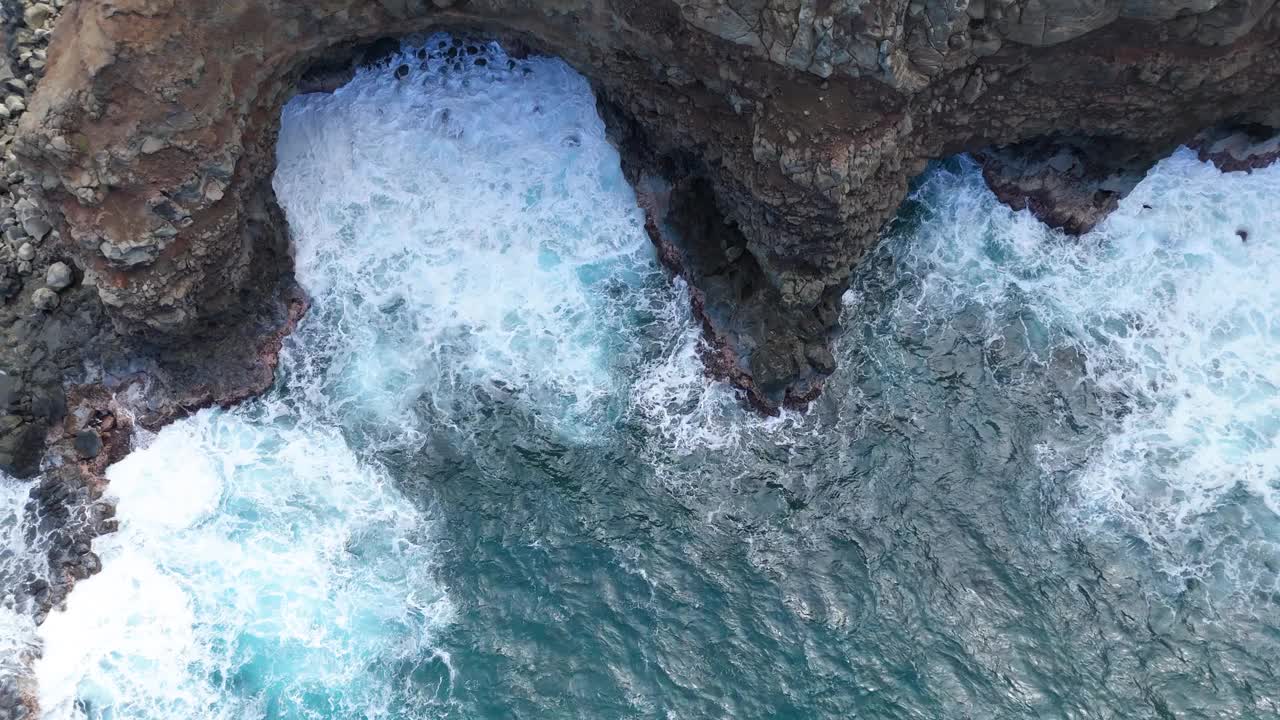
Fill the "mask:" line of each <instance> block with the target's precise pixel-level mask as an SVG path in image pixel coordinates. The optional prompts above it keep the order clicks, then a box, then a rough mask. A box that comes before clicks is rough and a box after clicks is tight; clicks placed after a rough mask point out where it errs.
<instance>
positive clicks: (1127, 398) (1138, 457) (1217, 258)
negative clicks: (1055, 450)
mask: <svg viewBox="0 0 1280 720" xmlns="http://www.w3.org/2000/svg"><path fill="white" fill-rule="evenodd" d="M918 197H919V199H921V200H922V202H923V203H924V204H925V205H926V206H927V207H929V208H930V212H931V216H930V217H929V218H928V219H927V220H926V221H925V222H924V223H923V224H922V227H921V228H920V230H919V233H918V236H917V237H915V238H913V240H912V245H911V247H910V248H909V249H908V250H907V256H906V258H905V259H904V261H903V264H904V265H906V266H907V267H911V268H915V269H917V270H918V272H920V273H921V277H920V285H921V287H922V288H923V292H922V293H920V294H919V295H918V296H914V297H913V298H912V299H911V300H910V301H909V302H906V303H904V304H903V305H902V306H900V307H899V308H897V311H898V312H899V314H900V315H901V316H902V319H903V321H908V320H913V319H918V318H920V317H932V318H936V319H937V320H938V321H945V318H946V313H944V312H939V310H940V309H954V308H956V307H957V306H959V305H962V304H966V303H973V302H976V303H978V304H980V305H981V306H982V307H984V308H985V309H986V310H987V311H988V313H991V314H992V315H993V316H994V315H995V314H998V313H999V312H1001V310H1002V308H1003V307H1004V306H1005V305H1006V304H1007V303H1008V302H1010V301H1011V299H1012V298H1014V297H1017V298H1018V300H1017V301H1018V302H1020V303H1025V304H1026V305H1027V306H1028V307H1029V308H1030V309H1031V310H1032V321H1033V322H1037V323H1039V325H1038V327H1036V328H1034V332H1029V336H1030V337H1031V338H1032V340H1033V347H1032V350H1033V352H1036V351H1038V352H1039V353H1040V355H1041V356H1042V357H1047V353H1048V351H1049V350H1050V349H1051V348H1053V347H1057V346H1063V345H1068V346H1074V347H1078V348H1079V349H1080V350H1082V351H1083V354H1084V356H1085V357H1086V358H1087V361H1088V374H1089V377H1090V378H1092V379H1093V380H1094V381H1096V382H1097V384H1098V386H1099V387H1100V388H1101V389H1102V390H1103V391H1105V392H1108V393H1111V394H1112V395H1113V397H1116V398H1117V399H1118V403H1119V404H1120V405H1123V406H1124V408H1125V410H1126V411H1127V412H1128V414H1127V415H1126V416H1125V417H1124V419H1123V420H1122V421H1121V422H1120V423H1119V424H1118V427H1117V428H1115V430H1114V432H1113V433H1112V434H1111V435H1110V436H1109V437H1108V438H1107V439H1106V440H1105V442H1104V444H1103V446H1102V448H1101V449H1100V451H1099V452H1098V454H1097V455H1096V457H1094V458H1093V459H1092V460H1091V461H1090V462H1089V464H1088V467H1087V468H1086V469H1085V470H1084V471H1083V472H1082V473H1078V474H1077V475H1078V476H1077V479H1076V482H1077V483H1078V484H1077V487H1076V491H1077V493H1078V497H1079V508H1078V513H1079V517H1080V520H1081V522H1082V523H1083V525H1084V526H1085V527H1087V528H1089V529H1090V530H1092V531H1095V532H1104V533H1108V534H1117V535H1119V536H1122V537H1125V538H1128V539H1130V540H1131V541H1132V542H1134V543H1136V545H1135V546H1134V547H1135V549H1136V550H1137V551H1138V552H1141V553H1149V555H1150V557H1151V558H1152V559H1153V560H1154V562H1155V563H1156V565H1157V567H1158V569H1159V570H1160V571H1161V572H1162V573H1164V575H1165V576H1166V577H1168V578H1170V579H1174V580H1178V581H1182V580H1185V579H1189V578H1195V579H1197V580H1202V581H1207V582H1211V583H1214V584H1216V585H1218V586H1219V587H1222V588H1224V589H1226V590H1228V591H1230V592H1236V591H1252V590H1259V589H1276V584H1275V583H1276V575H1275V571H1274V570H1272V569H1270V567H1271V565H1272V564H1273V563H1272V562H1271V561H1269V560H1268V559H1267V558H1268V556H1269V555H1270V556H1273V555H1274V553H1275V552H1276V550H1277V549H1280V519H1278V518H1280V342H1277V341H1278V340H1280V206H1277V205H1276V202H1275V199H1276V198H1277V197H1280V167H1270V168H1267V169H1264V170H1261V171H1257V172H1254V173H1252V174H1245V173H1231V174H1223V173H1221V172H1219V171H1218V170H1216V169H1215V168H1214V167H1212V166H1211V165H1208V164H1205V163H1201V162H1199V161H1198V160H1197V159H1196V158H1195V157H1194V155H1193V154H1192V153H1190V152H1189V151H1186V150H1182V151H1179V152H1178V153H1176V154H1174V155H1173V156H1172V157H1170V158H1168V159H1166V160H1165V161H1163V162H1161V163H1160V164H1159V165H1158V166H1157V167H1156V168H1154V169H1153V170H1152V171H1151V173H1150V174H1149V176H1148V177H1147V178H1146V179H1145V180H1144V181H1143V182H1142V183H1141V184H1140V185H1139V186H1138V187H1137V188H1136V189H1135V190H1134V192H1133V194H1131V195H1130V196H1129V197H1128V198H1127V199H1126V200H1125V201H1124V202H1122V203H1121V206H1120V208H1119V210H1118V211H1117V212H1116V213H1114V214H1113V215H1112V216H1111V217H1110V218H1109V219H1108V220H1106V221H1105V222H1104V223H1103V224H1102V225H1101V226H1099V228H1098V229H1097V230H1095V231H1094V232H1093V233H1091V234H1090V235H1088V236H1086V237H1084V238H1080V239H1079V240H1074V239H1068V238H1063V237H1061V236H1060V235H1059V234H1057V233H1054V232H1052V231H1049V230H1047V229H1045V228H1044V227H1043V226H1041V225H1040V224H1039V223H1037V222H1036V221H1035V220H1034V218H1032V217H1031V216H1030V214H1029V213H1026V212H1022V213H1014V212H1011V211H1009V210H1007V209H1005V208H1003V207H1002V206H1000V205H999V204H998V203H997V202H996V201H995V199H994V197H992V196H991V194H990V192H989V191H988V190H987V189H986V188H985V187H984V186H983V184H982V181H981V176H980V174H979V173H978V172H977V171H976V170H975V169H974V168H972V167H971V166H969V167H966V168H965V169H964V170H963V171H961V172H958V173H956V172H950V171H945V170H944V171H939V172H937V173H935V174H934V175H933V176H931V178H930V179H929V180H928V181H927V182H926V183H925V184H924V186H923V187H922V188H921V190H920V191H919V194H918ZM1241 234H1243V235H1246V236H1247V240H1246V239H1242V237H1241ZM992 327H996V324H995V323H993V324H992ZM993 339H994V338H993ZM1051 455H1052V453H1048V454H1047V455H1046V456H1047V457H1048V456H1051Z"/></svg>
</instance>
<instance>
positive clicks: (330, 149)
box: [276, 38, 660, 432]
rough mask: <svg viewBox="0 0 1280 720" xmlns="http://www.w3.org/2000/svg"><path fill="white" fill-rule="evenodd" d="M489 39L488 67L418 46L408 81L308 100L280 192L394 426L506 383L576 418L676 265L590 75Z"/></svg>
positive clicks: (568, 424)
mask: <svg viewBox="0 0 1280 720" xmlns="http://www.w3.org/2000/svg"><path fill="white" fill-rule="evenodd" d="M436 42H438V39H434V38H433V39H432V40H430V41H428V43H427V46H428V47H433V46H434V45H435V43H436ZM483 48H484V52H483V53H481V54H480V55H478V56H477V57H480V58H483V59H485V60H486V62H487V65H486V66H485V67H482V68H477V67H474V66H470V67H469V68H468V69H465V70H462V71H456V70H448V69H447V68H448V59H447V58H445V59H438V58H432V59H428V60H426V61H423V62H420V61H418V60H417V59H416V58H415V57H413V56H408V57H406V58H405V61H406V62H408V63H409V64H410V66H411V68H412V69H411V70H410V71H409V73H408V75H407V76H406V77H404V78H403V79H402V80H399V81H392V82H388V78H387V74H388V73H387V71H383V72H382V73H364V74H361V75H360V76H358V77H357V78H356V79H355V80H354V81H353V82H352V83H351V84H350V85H348V86H347V87H344V88H342V89H340V90H339V91H338V92H336V93H334V94H333V95H331V96H330V95H315V96H309V97H304V98H300V99H299V100H297V101H295V102H293V103H291V104H290V106H289V107H288V108H287V109H286V111H285V125H284V130H283V132H282V133H281V136H280V146H279V154H280V166H279V170H278V172H277V175H276V191H277V194H278V195H279V197H280V198H281V202H282V204H283V205H284V206H285V208H286V209H287V211H288V217H289V222H290V226H291V228H292V229H293V232H294V233H295V234H296V236H297V237H298V238H299V239H300V241H299V248H298V255H297V268H298V275H299V277H300V278H301V280H302V282H303V283H304V285H306V286H307V287H308V288H309V289H311V290H312V291H313V292H317V293H320V294H324V295H326V296H328V297H332V298H337V299H339V302H338V304H335V305H333V306H331V307H326V308H321V309H320V312H321V313H323V314H324V315H325V317H324V320H323V321H324V322H325V323H326V325H327V326H329V327H327V328H326V329H331V330H332V331H333V333H334V334H333V336H332V338H331V340H330V347H331V349H332V350H333V351H334V352H333V353H332V354H333V356H334V362H335V363H338V364H340V365H342V366H343V369H342V372H340V373H337V374H336V375H337V376H338V377H340V378H341V380H340V381H341V382H342V383H343V386H342V387H340V388H338V389H337V392H339V393H341V394H343V395H344V396H345V397H347V398H349V399H350V400H351V401H352V402H353V403H356V404H357V405H358V406H359V411H360V412H363V413H369V414H370V417H371V418H374V417H376V418H379V419H380V422H382V423H383V424H385V421H386V420H388V419H390V418H396V417H399V416H403V415H404V413H405V412H406V411H407V409H408V407H409V405H411V404H412V403H415V402H418V401H420V400H425V401H427V402H430V403H441V402H445V401H446V398H447V399H448V400H454V399H456V398H459V397H461V396H464V395H466V394H467V393H468V392H469V391H470V390H471V388H473V387H477V386H479V387H487V386H490V385H492V384H494V383H498V384H500V386H501V387H502V388H504V389H505V390H506V391H507V392H508V393H511V394H514V395H518V396H519V397H521V398H522V401H523V402H524V403H526V404H527V405H529V406H530V407H538V408H544V409H547V410H549V411H550V412H547V413H545V415H544V417H545V418H546V419H547V421H548V422H556V423H559V424H561V425H562V427H561V429H562V430H564V431H565V432H573V430H574V427H573V426H574V424H575V423H581V422H583V421H584V420H585V419H586V418H588V417H593V416H596V415H598V414H599V413H600V412H601V411H602V406H604V405H606V404H607V402H608V400H609V396H610V394H611V390H612V388H613V385H614V378H613V375H612V373H613V371H614V369H615V368H616V367H617V366H618V364H619V362H620V360H621V359H622V358H621V357H620V356H625V354H626V353H627V352H629V351H630V349H629V348H628V347H627V346H626V345H624V344H622V343H621V342H620V337H621V336H620V334H619V333H620V332H621V329H622V328H623V326H625V325H626V324H627V323H628V322H630V321H631V318H630V317H629V315H630V314H631V313H633V312H634V309H635V306H636V305H643V304H644V301H643V299H642V298H641V295H642V294H643V291H644V287H645V285H646V284H652V282H653V281H654V280H655V279H660V277H659V276H658V275H657V268H656V265H655V263H654V261H653V250H652V247H651V246H650V243H649V241H648V239H647V237H646V236H645V234H644V229H643V221H642V218H641V215H640V211H639V209H638V208H637V207H636V203H635V196H634V194H633V193H632V191H631V189H630V187H629V186H628V185H627V183H626V180H625V179H624V178H623V176H622V172H621V169H620V163H619V159H618V155H617V153H616V151H614V149H613V148H612V146H610V145H609V143H608V142H607V140H606V139H605V129H604V124H603V122H602V121H601V120H600V117H599V115H598V114H597V112H596V107H595V99H594V96H593V95H592V93H591V91H590V88H589V86H588V84H587V81H586V80H585V79H584V78H583V77H582V76H580V75H578V74H577V73H575V72H574V71H573V70H571V69H570V68H569V67H568V66H567V65H565V64H564V63H563V62H560V61H558V60H554V59H548V58H533V59H529V60H524V61H520V62H514V61H511V62H509V61H508V58H507V57H506V56H505V55H504V54H503V53H502V51H501V50H500V49H499V48H498V47H497V46H496V45H492V44H490V45H485V46H483ZM467 57H468V60H467V63H468V65H470V63H471V62H472V61H471V59H470V56H467ZM397 62H398V61H397ZM441 68H446V69H444V70H442V69H441ZM410 349H411V351H407V350H410ZM330 372H332V371H330Z"/></svg>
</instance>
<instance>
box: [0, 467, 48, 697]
mask: <svg viewBox="0 0 1280 720" xmlns="http://www.w3.org/2000/svg"><path fill="white" fill-rule="evenodd" d="M30 489H31V488H30V485H29V484H28V483H25V482H21V481H18V480H15V479H13V478H10V477H8V476H7V475H4V474H3V473H0V684H3V685H7V684H9V683H13V682H17V683H19V684H25V681H26V678H27V676H28V675H29V668H30V663H31V661H32V660H33V659H34V658H35V657H36V656H37V655H38V653H39V642H38V640H37V637H36V624H35V620H34V617H33V610H34V608H32V607H31V602H30V599H29V598H26V597H25V596H24V595H23V594H22V593H20V592H19V584H20V583H25V582H26V580H27V578H28V576H34V577H37V578H45V579H47V578H48V575H49V573H48V561H47V559H46V558H45V554H44V550H45V548H44V547H43V545H42V544H41V543H40V542H39V540H38V539H36V538H32V539H29V538H28V537H27V532H28V530H29V526H28V524H27V522H26V512H25V510H24V508H25V506H26V504H27V497H28V492H29V490H30ZM31 540H34V542H32V541H31Z"/></svg>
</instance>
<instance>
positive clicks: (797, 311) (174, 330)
mask: <svg viewBox="0 0 1280 720" xmlns="http://www.w3.org/2000/svg"><path fill="white" fill-rule="evenodd" d="M1275 4H1276V3H1275V0H1161V1H1156V0H643V1H641V0H542V1H538V0H378V1H376V2H373V1H366V0H359V1H356V0H235V1H232V2H227V1H225V0H217V1H213V0H78V1H77V2H73V3H71V4H69V5H68V6H67V8H66V10H65V11H64V12H63V13H62V16H61V17H60V19H59V20H58V22H57V26H56V30H55V32H54V40H53V43H52V46H51V49H50V54H49V63H48V68H47V77H46V78H45V80H44V82H43V84H42V86H41V89H40V92H39V93H37V94H36V96H35V98H34V99H33V101H32V103H31V107H30V109H29V111H27V113H26V115H25V117H24V118H23V120H22V125H21V133H20V135H19V138H18V140H17V142H16V151H17V153H18V155H19V156H20V158H21V160H22V162H23V164H24V166H25V168H26V170H27V174H28V177H27V180H28V184H29V185H30V186H33V187H37V188H39V189H40V191H41V192H40V194H41V195H42V202H43V204H44V206H46V207H48V208H50V209H52V210H53V211H54V212H53V213H52V215H53V220H54V221H55V222H54V224H55V225H56V228H57V231H58V233H59V237H60V243H61V247H62V248H63V249H64V251H65V253H66V254H67V255H68V256H69V257H70V258H71V259H72V260H74V263H75V265H76V266H77V267H78V268H80V271H81V272H82V273H83V277H84V283H85V284H86V285H87V286H91V287H93V288H96V292H97V295H98V297H100V299H101V301H102V305H103V307H105V310H106V314H107V315H108V316H109V317H110V319H111V320H112V321H113V323H114V327H115V329H116V331H117V332H118V333H119V334H121V335H123V336H127V337H136V338H142V339H145V340H146V341H148V342H150V343H153V344H156V345H158V346H163V345H169V346H175V345H183V344H186V345H188V346H189V345H191V344H192V342H193V341H192V338H223V337H226V335H225V333H226V332H227V330H226V328H228V327H236V326H240V325H243V324H245V323H246V322H250V323H252V322H256V323H259V324H260V325H263V327H265V325H266V324H269V322H268V321H269V320H272V319H275V320H279V319H280V318H281V317H283V315H284V314H283V313H281V312H274V313H272V312H265V313H264V312H263V307H265V306H267V305H272V304H273V303H274V304H276V305H278V304H279V303H280V302H281V300H280V297H282V296H280V295H279V294H277V295H276V296H273V295H272V292H271V291H270V289H271V288H274V287H278V286H279V285H280V283H282V282H287V281H288V277H289V273H288V267H287V266H288V262H289V261H288V255H287V252H286V250H285V249H286V247H287V241H286V240H285V237H286V235H285V232H286V231H285V228H284V227H283V220H282V218H281V216H280V213H279V210H278V208H277V207H276V205H275V201H274V198H273V196H272V192H271V187H270V184H269V181H270V176H271V173H272V170H273V163H274V145H275V137H276V130H277V128H278V123H279V116H280V109H281V107H282V105H283V104H284V103H285V101H286V100H287V99H288V98H289V97H290V96H291V95H292V94H294V93H295V92H297V91H299V89H303V90H308V91H310V90H324V89H331V88H332V87H334V86H335V85H337V84H340V83H341V80H342V77H343V72H344V68H346V67H348V66H349V64H350V63H351V61H352V59H353V58H363V59H364V60H366V61H368V60H370V59H371V58H374V59H376V57H377V53H378V50H379V46H378V45H376V44H373V43H374V42H375V41H377V40H378V39H380V38H386V37H389V36H390V37H398V36H404V35H406V34H410V33H415V32H422V31H428V30H436V29H451V28H452V29H464V30H467V31H471V32H479V33H485V34H489V35H494V36H498V37H501V38H504V39H507V40H508V41H510V42H519V43H523V44H526V45H527V46H528V47H529V48H531V49H532V50H533V51H540V52H547V53H552V54H556V55H559V56H561V57H563V58H565V59H566V60H567V61H568V62H570V63H571V64H572V65H574V66H575V67H576V68H577V69H578V70H580V71H581V72H582V73H583V74H585V75H586V76H587V77H589V78H590V79H591V80H592V81H593V83H594V84H595V86H596V88H597V91H598V94H599V97H600V100H601V106H602V110H603V112H604V114H605V116H606V118H608V119H609V122H610V124H611V127H612V128H613V129H614V131H615V135H616V136H617V137H618V140H619V145H620V147H622V148H623V151H624V158H625V160H626V162H627V164H628V171H629V173H630V174H631V175H632V177H633V178H640V177H642V176H644V175H645V174H653V175H658V176H662V177H663V178H664V179H665V181H666V182H667V183H668V184H669V185H670V187H671V188H672V195H671V197H670V198H669V200H670V202H666V203H664V204H663V205H662V207H663V208H664V209H663V213H664V215H663V217H660V218H655V220H656V221H658V222H668V221H670V225H671V226H673V227H676V228H681V227H683V228H684V231H683V232H682V235H683V237H682V238H681V239H679V241H678V242H677V243H676V244H677V245H681V246H682V247H680V248H677V249H675V250H674V251H673V252H675V253H677V254H681V255H683V257H682V258H681V263H682V264H684V265H685V266H686V267H694V266H696V267H703V268H710V269H712V270H714V271H715V272H714V273H711V274H708V273H707V272H693V273H692V274H691V277H692V279H693V280H694V284H695V285H696V286H697V288H696V289H697V293H695V295H697V294H698V293H700V294H701V296H702V299H701V302H703V304H704V306H705V307H706V308H710V309H713V311H711V312H707V313H706V317H705V319H706V321H707V322H708V325H709V328H708V329H709V330H712V331H713V335H714V334H715V331H716V330H717V328H716V327H714V326H716V325H717V324H719V325H721V326H722V327H720V328H719V329H720V330H722V331H723V332H721V333H720V336H721V339H722V340H723V341H724V342H727V343H729V344H730V345H732V347H731V348H730V350H732V352H729V353H724V354H721V355H720V358H721V361H722V362H728V363H730V364H731V365H732V367H729V368H722V370H723V371H724V374H726V375H729V376H731V377H736V378H737V379H738V380H739V381H740V382H739V384H740V385H744V386H746V387H747V388H748V392H749V393H750V394H751V397H752V399H753V401H754V402H756V404H758V405H760V406H761V407H763V408H765V409H772V408H776V407H778V406H779V405H780V404H782V403H783V402H784V401H786V400H787V399H791V400H794V401H797V402H802V401H803V400H804V399H805V398H806V397H809V396H811V395H812V394H813V393H814V392H816V390H817V388H818V387H819V386H820V384H821V379H822V377H823V376H824V375H825V374H827V373H829V372H830V371H831V362H830V353H829V352H826V343H827V340H828V335H829V333H830V332H831V330H832V329H833V324H834V323H835V320H836V315H837V313H835V312H833V310H832V309H833V308H834V307H835V306H836V304H837V303H838V299H839V297H840V295H841V294H842V293H843V291H844V288H845V287H846V284H847V280H848V277H849V274H850V272H851V268H852V267H853V266H854V265H855V264H856V262H857V261H858V259H859V258H860V256H862V254H863V253H864V252H865V251H866V250H867V248H868V247H869V246H870V245H871V243H872V242H873V241H874V239H875V237H876V233H877V231H878V229H879V228H880V227H881V225H882V224H883V222H884V221H885V220H886V219H887V218H888V217H889V216H890V215H891V214H892V213H893V212H894V210H895V209H896V208H897V207H898V205H899V203H900V202H901V200H902V199H903V197H904V195H905V193H906V190H907V183H908V180H909V179H910V178H911V177H912V176H913V175H915V174H917V173H918V172H919V171H920V170H921V169H922V168H923V167H924V164H925V162H926V161H927V159H929V158H933V157H938V156H941V155H945V154H951V153H954V152H957V151H963V150H972V149H978V148H982V147H986V146H991V145H1013V146H1015V147H1023V146H1021V145H1017V144H1019V143H1028V142H1031V145H1029V147H1036V145H1035V141H1036V140H1037V139H1044V138H1059V137H1070V138H1073V140H1072V143H1074V144H1075V145H1074V147H1077V148H1085V147H1088V146H1089V145H1090V143H1092V142H1094V141H1099V140H1100V141H1102V142H1105V143H1106V147H1117V148H1124V149H1125V153H1124V154H1125V156H1126V166H1125V167H1126V169H1133V168H1141V167H1143V164H1144V163H1146V164H1150V163H1151V162H1153V161H1154V160H1156V159H1157V158H1158V157H1159V155H1160V154H1162V153H1163V152H1166V151H1167V150H1168V149H1169V148H1171V147H1172V146H1174V145H1175V144H1177V143H1181V142H1186V141H1188V140H1190V139H1191V138H1192V137H1193V136H1194V135H1195V134H1196V133H1197V132H1198V131H1200V130H1202V129H1204V128H1206V127H1209V126H1212V125H1214V124H1215V123H1218V122H1219V121H1222V120H1226V119H1232V120H1237V121H1241V122H1255V123H1262V124H1275V123H1274V121H1275V118H1274V117H1272V116H1271V115H1274V108H1275V107H1277V105H1278V103H1277V93H1278V86H1277V80H1278V78H1280V42H1277V38H1278V36H1280V10H1278V9H1277V8H1276V7H1275ZM1269 113H1270V114H1271V115H1269ZM1042 150H1043V148H1042ZM1084 155H1088V153H1087V152H1085V153H1083V154H1082V156H1084ZM1056 156H1057V152H1056V151H1055V152H1053V153H1050V157H1056ZM1056 162H1057V163H1058V164H1060V165H1064V166H1066V161H1065V160H1059V161H1056ZM1071 167H1074V161H1073V165H1071V166H1068V171H1069V172H1071ZM1080 173H1081V174H1082V175H1087V176H1088V177H1091V178H1105V177H1106V176H1107V175H1108V173H1107V172H1103V171H1099V170H1096V169H1089V168H1085V167H1084V166H1083V165H1082V166H1081V169H1080ZM1099 182H1102V180H1099ZM1093 197H1094V195H1093V194H1092V193H1090V198H1093ZM695 206H696V209H694V208H695ZM672 212H675V213H676V215H675V216H671V215H670V213H672ZM712 276H714V277H715V278H716V279H715V280H709V279H708V278H710V277H712ZM286 295H287V293H286ZM695 299H696V298H695ZM255 318H256V319H255ZM263 318H266V320H264V319H263ZM260 336H261V333H258V334H256V335H254V337H260ZM202 342H203V341H202ZM209 342H215V341H209ZM216 342H221V343H222V345H221V346H223V347H226V346H227V342H226V341H224V340H219V341H216ZM253 352H254V351H253V350H251V349H249V348H245V349H244V351H243V354H244V355H245V356H246V357H252V356H253ZM726 359H727V360H726ZM744 378H745V380H744Z"/></svg>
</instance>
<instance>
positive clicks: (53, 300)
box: [31, 288, 59, 312]
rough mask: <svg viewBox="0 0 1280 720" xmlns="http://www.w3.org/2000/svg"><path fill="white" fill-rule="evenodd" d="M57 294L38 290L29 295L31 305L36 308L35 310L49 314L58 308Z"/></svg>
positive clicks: (46, 290)
mask: <svg viewBox="0 0 1280 720" xmlns="http://www.w3.org/2000/svg"><path fill="white" fill-rule="evenodd" d="M58 303H59V300H58V293H56V292H54V291H52V290H50V289H49V288H40V289H38V290H36V291H35V292H33V293H31V304H32V305H35V306H36V309H37V310H43V311H45V312H49V311H50V310H53V309H54V308H56V307H58Z"/></svg>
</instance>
